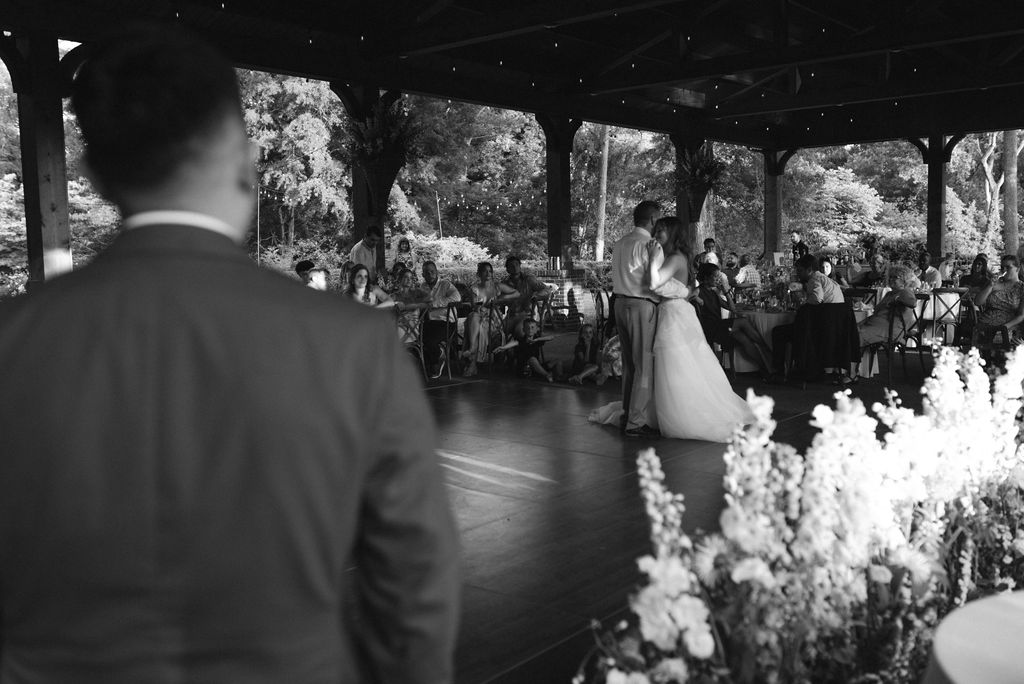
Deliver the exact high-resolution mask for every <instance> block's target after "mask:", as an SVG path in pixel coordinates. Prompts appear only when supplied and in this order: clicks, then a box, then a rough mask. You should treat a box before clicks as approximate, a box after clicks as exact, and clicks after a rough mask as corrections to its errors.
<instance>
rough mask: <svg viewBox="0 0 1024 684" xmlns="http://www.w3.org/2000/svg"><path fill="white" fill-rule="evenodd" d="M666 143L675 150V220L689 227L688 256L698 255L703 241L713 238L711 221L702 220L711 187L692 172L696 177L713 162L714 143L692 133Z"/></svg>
mask: <svg viewBox="0 0 1024 684" xmlns="http://www.w3.org/2000/svg"><path fill="white" fill-rule="evenodd" d="M669 140H671V141H672V145H673V147H674V148H675V151H676V183H675V191H676V218H678V219H679V221H680V222H681V223H682V224H683V225H684V226H688V227H689V228H690V231H689V232H688V238H689V240H688V243H689V244H688V246H689V249H690V253H691V254H698V253H700V252H702V251H704V240H705V238H709V237H711V238H713V237H714V225H713V222H712V221H701V216H702V214H703V212H704V203H705V201H706V200H707V198H708V193H709V192H710V191H711V185H710V184H709V183H707V182H705V180H703V179H702V178H700V177H695V174H694V172H696V173H697V175H698V176H699V175H700V174H701V173H702V171H701V170H702V168H704V167H706V165H707V164H709V163H712V162H713V161H714V157H715V152H714V147H713V143H711V142H710V141H708V140H705V139H704V137H702V136H701V135H699V134H695V133H692V132H689V133H682V132H676V133H671V134H669ZM704 170H705V171H706V169H704Z"/></svg>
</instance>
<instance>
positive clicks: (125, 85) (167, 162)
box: [71, 26, 241, 194]
mask: <svg viewBox="0 0 1024 684" xmlns="http://www.w3.org/2000/svg"><path fill="white" fill-rule="evenodd" d="M71 102H72V106H73V107H74V110H75V114H76V116H77V117H78V124H79V126H80V128H81V130H82V137H83V138H84V139H85V146H86V149H85V160H86V163H87V165H88V166H89V169H90V171H91V173H92V175H93V177H94V179H95V180H96V181H97V182H98V184H99V185H101V186H102V187H103V188H104V190H105V191H106V192H108V193H114V194H119V193H120V192H122V191H125V190H127V191H133V190H140V189H149V188H152V187H154V186H159V185H161V184H163V183H165V182H167V181H168V180H169V179H171V178H173V177H174V175H175V174H176V173H177V172H179V171H180V170H181V168H182V166H183V165H184V164H185V163H186V162H188V161H191V160H193V159H194V158H196V157H197V156H199V155H200V154H201V153H202V152H203V151H204V150H205V149H206V147H207V143H208V142H209V141H210V140H212V139H214V137H215V136H216V134H217V133H218V131H219V130H220V128H221V127H222V126H223V124H224V122H225V120H226V119H227V117H237V119H238V121H241V102H240V97H239V93H238V82H237V79H236V78H235V72H234V69H233V68H232V67H231V65H230V64H229V63H228V62H227V61H226V60H225V59H224V58H223V57H222V56H221V55H220V54H219V53H218V52H217V51H216V50H214V49H213V48H212V47H210V46H209V45H207V44H206V43H203V42H202V41H200V40H198V39H195V38H193V37H191V36H189V35H186V34H184V33H181V32H179V31H177V30H175V29H173V28H168V27H164V26H161V27H160V28H159V29H157V28H156V27H144V28H141V29H139V28H136V29H135V30H133V31H132V32H131V33H125V34H123V35H118V36H116V37H114V38H112V39H111V40H108V41H106V42H104V43H102V44H99V45H98V47H97V49H96V50H95V52H94V53H93V54H92V55H91V56H90V57H89V58H88V59H87V60H86V62H85V63H84V64H83V65H82V68H81V69H80V70H79V72H78V74H77V76H76V77H75V81H74V85H73V88H72V96H71Z"/></svg>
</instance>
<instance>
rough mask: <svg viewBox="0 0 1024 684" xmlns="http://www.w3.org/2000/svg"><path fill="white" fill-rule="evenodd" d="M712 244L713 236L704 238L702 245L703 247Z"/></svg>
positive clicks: (713, 242)
mask: <svg viewBox="0 0 1024 684" xmlns="http://www.w3.org/2000/svg"><path fill="white" fill-rule="evenodd" d="M713 244H715V238H713V237H709V238H704V246H705V247H707V246H708V245H713Z"/></svg>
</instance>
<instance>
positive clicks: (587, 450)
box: [427, 359, 930, 684]
mask: <svg viewBox="0 0 1024 684" xmlns="http://www.w3.org/2000/svg"><path fill="white" fill-rule="evenodd" d="M929 365H930V364H929ZM895 375H896V376H897V378H894V379H895V380H897V383H898V384H897V389H898V390H899V391H900V394H901V396H903V397H904V398H905V403H906V404H907V405H910V406H919V404H920V401H919V399H917V398H916V396H917V393H918V388H919V387H920V384H921V377H922V376H921V373H920V367H919V366H917V365H916V359H915V364H914V367H913V369H912V370H911V372H910V377H909V378H907V380H910V381H911V382H910V383H909V384H908V383H906V382H904V378H903V376H902V372H901V371H899V370H898V369H897V371H896V373H895ZM748 386H753V387H754V388H755V390H756V391H758V392H759V393H762V394H765V393H766V394H770V395H771V396H773V397H774V398H775V399H776V411H775V418H776V420H777V421H778V422H779V426H778V428H777V430H776V439H777V440H778V441H784V442H788V443H790V444H793V445H794V446H797V447H798V448H800V449H803V448H805V447H806V446H807V445H808V444H809V443H810V441H811V438H812V437H813V435H814V432H815V431H814V429H813V428H811V427H809V426H808V421H809V419H810V413H809V412H810V410H811V409H812V408H813V407H814V406H815V405H816V404H818V403H821V402H828V403H831V395H832V393H833V392H834V391H836V389H837V388H835V387H833V386H831V385H828V384H812V385H808V387H807V389H801V387H800V386H799V384H797V385H789V386H766V385H763V384H761V383H758V382H756V381H755V380H753V376H743V375H741V376H740V379H739V381H738V382H737V383H736V385H735V388H736V389H737V391H739V392H740V393H741V394H745V392H746V387H748ZM618 394H619V386H618V383H617V382H614V381H610V382H609V383H608V384H607V385H606V386H605V387H603V388H600V389H598V388H596V387H595V386H593V385H589V386H585V387H583V388H571V387H568V386H561V385H548V384H546V383H543V382H538V381H533V380H523V379H518V378H512V377H508V376H504V375H495V377H494V378H487V377H483V378H477V379H474V380H473V381H469V382H456V383H451V384H443V385H440V386H433V387H429V388H428V389H427V396H428V398H429V400H430V403H431V404H432V406H433V408H434V411H435V415H436V417H437V421H438V424H439V426H440V431H441V451H440V457H441V464H442V467H443V468H444V472H445V476H446V479H447V483H448V491H449V494H450V495H451V500H452V505H453V507H454V511H455V516H456V519H457V521H458V525H459V529H460V532H461V536H462V545H463V548H462V557H463V572H464V585H463V586H464V590H463V608H462V622H461V627H460V637H459V645H458V651H457V653H456V672H457V677H456V681H457V682H458V684H482V683H484V682H487V683H501V684H512V683H516V684H518V683H520V682H521V683H523V684H544V683H546V682H561V683H563V684H565V683H567V682H569V681H570V680H571V678H572V675H573V673H574V672H575V669H576V667H577V666H578V665H579V662H580V659H581V658H582V657H583V656H584V655H585V653H586V652H587V650H588V648H589V646H590V644H591V643H592V641H591V638H590V633H589V627H588V626H589V624H590V621H591V620H592V619H595V618H596V619H599V620H601V621H602V622H604V623H605V624H606V625H609V626H610V625H612V624H614V623H615V622H616V621H618V620H619V619H621V618H622V617H624V616H625V615H626V610H627V597H628V595H629V594H630V592H631V591H633V590H634V589H635V587H636V585H637V582H638V581H639V579H640V575H639V571H638V570H637V567H636V559H637V558H638V557H639V556H641V555H643V554H645V553H648V552H649V551H650V542H649V539H648V530H647V522H646V518H645V515H644V509H643V502H642V501H641V499H640V493H639V486H638V482H637V475H636V453H637V451H638V450H639V449H641V448H642V447H644V446H654V447H655V448H656V449H657V452H658V454H659V455H660V456H661V458H662V459H663V461H664V467H665V472H666V477H667V479H668V481H669V484H670V486H671V487H672V488H673V489H674V490H675V491H678V492H681V493H683V494H684V495H685V497H686V507H687V511H686V515H685V519H686V521H687V523H688V526H689V529H691V530H692V529H694V528H703V529H716V528H717V524H718V523H717V521H718V515H719V513H720V512H721V509H722V484H721V481H722V475H723V473H724V464H723V462H722V454H723V452H724V450H725V445H724V444H712V443H708V442H698V441H692V440H674V439H656V440H638V439H629V438H625V437H622V436H620V434H619V432H618V429H616V428H612V427H610V426H598V425H593V424H591V423H589V422H588V421H587V414H588V413H589V412H590V411H591V409H593V408H596V407H597V406H600V405H602V404H604V403H606V402H608V401H612V400H614V399H617V398H618ZM854 394H855V395H857V396H861V397H862V398H864V400H865V402H866V403H867V404H868V406H870V405H871V402H873V401H877V400H880V399H881V398H882V383H881V381H879V380H877V379H876V380H873V381H867V382H866V381H861V383H860V384H859V385H857V386H856V387H855V388H854ZM693 400H694V401H695V402H699V401H700V388H694V396H693Z"/></svg>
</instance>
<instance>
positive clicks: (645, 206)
mask: <svg viewBox="0 0 1024 684" xmlns="http://www.w3.org/2000/svg"><path fill="white" fill-rule="evenodd" d="M660 211H661V205H660V204H658V203H657V202H655V201H654V200H644V201H643V202H641V203H640V204H638V205H636V209H634V210H633V225H634V226H642V225H644V224H645V223H647V222H648V221H650V220H651V217H652V216H654V215H655V214H657V213H658V212H660Z"/></svg>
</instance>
